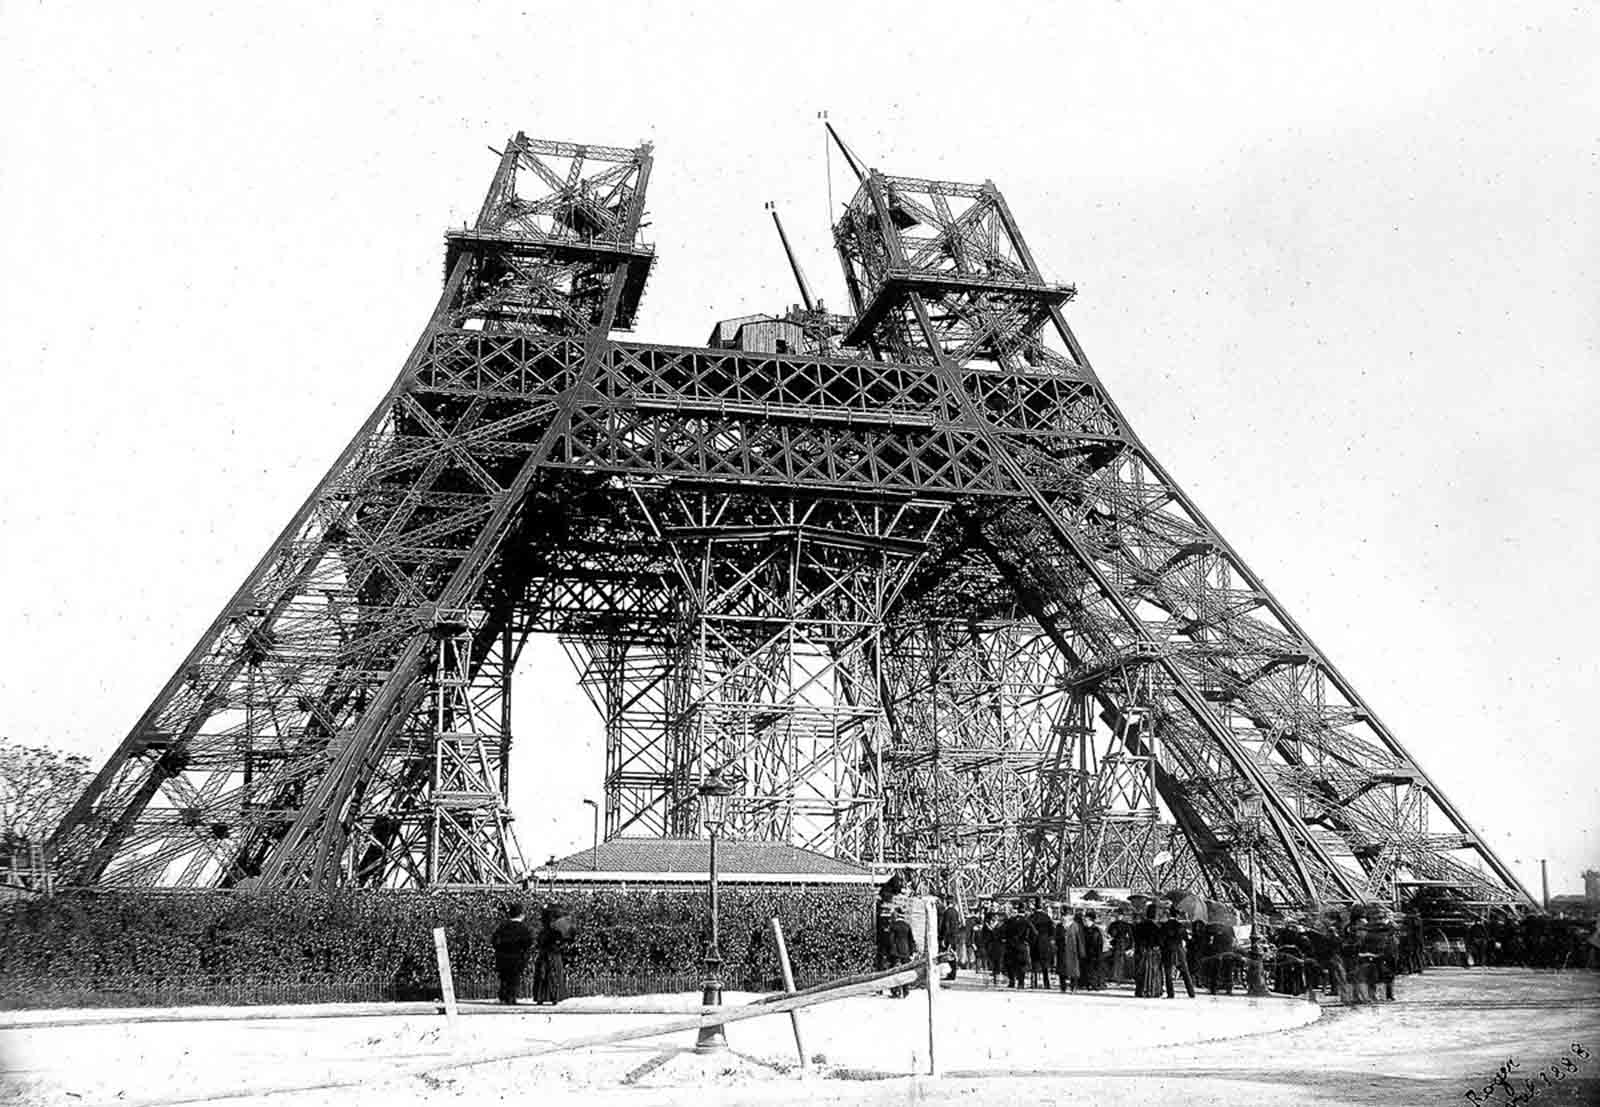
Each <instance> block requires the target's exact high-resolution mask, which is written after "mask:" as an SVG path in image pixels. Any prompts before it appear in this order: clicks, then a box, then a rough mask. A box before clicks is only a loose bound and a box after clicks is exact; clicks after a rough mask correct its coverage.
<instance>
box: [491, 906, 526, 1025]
mask: <svg viewBox="0 0 1600 1107" xmlns="http://www.w3.org/2000/svg"><path fill="white" fill-rule="evenodd" d="M522 916H523V910H522V904H520V903H509V904H507V905H506V917H505V921H503V922H502V923H501V924H500V925H499V926H497V927H495V931H494V935H493V937H491V938H490V939H489V944H490V945H491V946H493V947H494V971H495V975H496V976H498V977H499V978H500V997H499V998H500V1002H501V1003H505V1004H513V1003H516V1002H517V995H518V993H520V992H521V991H522V974H523V972H525V971H526V970H527V968H528V954H529V952H530V951H531V950H532V949H533V931H531V930H529V929H528V924H527V923H525V922H523V921H522Z"/></svg>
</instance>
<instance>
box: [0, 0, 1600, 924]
mask: <svg viewBox="0 0 1600 1107" xmlns="http://www.w3.org/2000/svg"><path fill="white" fill-rule="evenodd" d="M324 7H325V6H324V5H320V4H303V3H273V4H262V5H246V4H239V5H216V6H215V8H213V7H212V6H209V5H198V4H185V3H170V2H163V3H160V4H110V3H106V4H99V5H88V4H83V5H79V4H71V3H61V2H52V3H49V4H37V3H23V2H19V0H0V94H3V96H4V104H5V107H4V109H3V110H0V142H3V147H0V221H3V223H0V243H3V249H4V251H5V257H4V263H5V264H4V265H3V267H0V317H3V318H0V322H3V324H4V325H3V326H0V371H3V373H4V379H5V381H6V383H7V387H6V389H5V392H4V401H3V402H0V526H3V529H0V626H3V627H4V628H5V631H6V633H5V634H4V636H3V637H0V735H8V736H10V737H11V738H13V739H15V740H17V741H21V742H30V743H48V744H53V745H57V746H60V747H63V748H66V749H69V750H72V751H76V752H82V753H85V754H88V755H90V756H91V757H92V758H94V759H97V760H98V759H100V758H102V757H104V756H105V755H106V754H108V753H109V752H110V751H111V750H112V749H113V748H114V747H115V746H116V744H117V743H118V742H119V741H120V740H121V739H122V737H123V736H124V734H125V733H126V732H127V730H128V728H129V727H130V726H131V725H132V724H133V722H134V721H135V719H136V718H137V716H138V714H139V713H140V711H141V710H142V709H143V708H144V706H145V705H146V704H147V703H148V701H149V700H150V698H151V697H152V696H153V695H154V694H155V692H156V691H157V690H158V689H159V687H160V685H161V683H162V682H163V681H164V680H165V679H166V677H167V676H168V675H169V674H170V673H171V671H172V669H173V668H174V667H175V666H176V665H177V664H178V663H179V661H180V660H181V659H182V657H183V655H184V654H185V652H186V651H187V650H188V649H189V647H190V646H191V645H192V644H193V642H194V641H195V639H196V638H197V637H198V635H199V634H200V633H201V631H202V630H203V629H204V628H205V626H206V624H207V623H208V622H209V621H210V619H211V617H212V616H213V615H214V614H215V612H216V610H217V609H218V608H219V607H220V606H221V604H222V603H224V602H225V601H226V599H227V597H228V596H229V595H231V593H232V592H233V590H234V588H235V587H237V585H238V584H239V582H240V580H242V579H243V577H244V575H245V573H246V572H247V571H248V570H249V568H250V566H251V565H252V564H254V562H255V560H256V559H257V558H258V557H259V556H260V554H261V553H262V552H263V551H264V550H265V548H266V546H267V544H268V543H269V542H270V541H271V539H272V538H273V536H274V535H275V534H276V533H277V531H278V530H279V528H281V527H282V525H283V524H284V522H285V521H286V520H287V519H288V517H289V515H290V514H291V513H292V512H293V510H294V509H295V507H296V506H297V505H298V504H299V503H300V501H301V500H302V499H303V498H304V496H305V495H306V494H307V493H308V492H309V491H310V489H311V487H312V486H313V484H314V483H315V482H316V480H317V478H318V477H319V476H320V475H321V474H322V472H323V470H324V469H325V468H326V467H327V466H328V465H329V464H330V463H331V462H332V460H333V459H334V458H335V457H336V456H337V455H338V453H339V451H340V449H341V448H342V447H343V445H344V444H345V442H346V441H347V440H348V439H349V437H350V435H351V434H352V433H353V432H354V430H355V428H356V427H357V426H358V424H359V423H360V422H361V420H362V418H363V417H364V416H365V415H366V414H367V412H368V411H369V410H370V409H371V407H372V405H373V404H374V403H375V402H376V401H377V399H378V397H379V395H380V394H381V392H382V391H383V389H384V388H385V387H386V386H387V384H388V383H389V381H390V380H392V379H393V377H394V374H395V373H396V372H397V371H398V369H399V367H400V365H401V363H402V361H403V360H404V358H405V356H406V354H407V352H408V351H409V349H410V347H411V345H412V343H413V342H414V341H415V340H416V337H417V335H418V333H419V332H420V331H421V329H422V326H423V324H424V322H425V321H426V318H427V315H428V312H429V311H430V310H431V308H432V305H433V303H434V301H435V300H436V298H437V295H438V292H439V285H440V280H441V276H442V237H441V236H442V233H443V231H444V230H445V228H446V227H448V226H452V225H454V226H459V225H460V224H461V223H462V222H463V221H464V220H467V219H469V218H471V216H472V215H473V214H474V213H475V212H476V210H477V207H478V205H479V203H480V202H481V200H482V197H483V193H484V190H485V188H486V186H487V184H488V181H489V177H490V175H491V174H492V172H493V169H494V165H495V158H494V155H492V154H491V153H490V152H489V151H488V149H486V147H489V146H495V147H496V148H498V147H499V144H500V143H502V142H503V141H504V140H505V138H506V137H507V136H508V135H510V134H511V133H513V132H515V131H517V130H519V129H521V130H525V131H526V132H527V133H528V134H530V135H534V136H539V137H548V138H559V139H568V140H574V141H582V142H592V143H606V144H614V145H631V144H633V143H636V142H638V141H639V140H641V139H649V140H651V141H653V142H654V143H655V144H656V167H655V171H654V175H653V177H652V180H651V184H650V201H649V210H650V216H649V218H650V222H651V226H650V227H649V228H648V230H647V231H646V232H645V235H646V236H647V237H648V238H650V239H652V240H653V241H654V242H655V243H656V244H657V247H658V255H659V259H658V262H657V267H656V270H655V273H654V275H653V277H652V278H651V283H650V286H649V288H648V290H647V292H646V297H645V300H644V304H643V307H642V309H641V321H640V327H639V329H638V332H637V334H638V336H639V337H641V338H643V339H647V340H658V341H660V340H665V341H674V342H682V343H690V344H698V343H700V342H702V341H703V340H704V339H705V336H706V334H707V333H708V332H709V331H710V329H711V325H712V323H713V322H714V321H715V320H717V319H719V318H723V317H728V316H733V315H738V314H744V313H747V312H752V311H770V310H780V309H781V308H782V307H783V306H784V305H786V304H788V303H790V302H793V301H795V300H796V299H797V296H796V293H795V291H794V289H793V287H792V282H791V280H790V277H789V274H788V271H787V267H786V266H785V264H784V261H783V256H782V254H781V252H780V251H779V248H778V245H777V242H776V239H775V236H774V235H773V233H772V231H771V227H770V223H769V222H768V221H767V217H766V215H765V213H764V212H763V211H762V205H763V203H764V202H765V201H768V200H772V201H776V202H777V203H778V204H779V205H780V207H781V209H782V211H783V213H784V216H785V221H786V223H787V225H788V229H789V232H790V235H791V238H792V239H793V240H794V241H795V243H796V245H797V248H798V249H799V250H800V252H801V256H802V261H803V263H804V264H805V266H806V269H807V273H808V275H809V277H810V280H811V282H812V284H813V285H814V286H815V287H817V289H818V291H819V292H820V293H821V294H822V295H823V296H824V297H825V298H826V299H827V300H828V301H829V303H830V304H832V305H835V306H837V307H842V306H843V305H844V302H845V297H844V295H843V291H842V282H841V280H840V277H839V267H838V263H837V260H836V259H835V258H834V256H833V255H832V253H831V250H830V247H829V238H828V234H827V227H826V217H827V214H828V211H827V202H828V201H827V195H828V193H827V181H826V179H825V168H824V155H823V149H824V147H823V142H822V131H821V127H820V124H818V123H817V121H816V116H817V113H818V112H819V111H823V110H826V111H828V112H829V113H830V117H831V119H832V120H833V122H834V123H835V124H836V125H837V126H838V127H839V128H840V129H841V131H842V132H843V133H844V135H845V136H846V138H847V139H848V140H849V141H850V142H851V144H852V145H853V146H854V147H855V149H856V150H857V152H858V153H860V154H861V155H862V156H863V157H864V158H865V159H866V160H867V161H868V162H869V163H871V164H873V165H875V166H877V167H879V168H881V169H883V170H885V171H886V172H891V173H903V174H908V175H917V176H939V177H947V178H952V179H957V180H983V179H985V178H992V179H993V180H994V181H995V182H996V183H997V184H999V185H1000V187H1001V188H1002V189H1003V190H1004V191H1005V193H1006V196H1007V199H1008V201H1009V202H1010V205H1011V207H1012V208H1013V210H1014V211H1015V213H1016V215H1017V217H1018V219H1019V220H1020V222H1021V224H1022V228H1023V232H1024V234H1025V235H1026V236H1027V238H1028V240H1029V244H1030V246H1031V247H1032V249H1033V252H1034V254H1035V255H1036V256H1037V257H1038V259H1039V262H1040V265H1041V267H1042V268H1043V269H1044V270H1045V271H1046V273H1047V275H1048V276H1050V277H1053V278H1055V279H1059V280H1064V281H1072V282H1075V283H1076V284H1077V285H1078V288H1079V297H1078V299H1077V301H1076V302H1075V303H1074V304H1072V305H1071V307H1070V309H1069V312H1068V315H1069V319H1070V321H1071V322H1072V324H1073V326H1074V327H1075V328H1076V330H1077V332H1078V335H1079V337H1080V338H1081V339H1082V340H1083V342H1084V344H1085V345H1086V347H1087V349H1088V351H1089V355H1090V357H1091V359H1093V361H1094V363H1095V365H1096V368H1097V369H1098V370H1099V372H1100V375H1101V376H1102V377H1103V378H1104V380H1105V382H1106V384H1107V386H1108V387H1109V388H1110V390H1111V392H1112V394H1113V395H1114V396H1115V397H1116V399H1117V400H1118V402H1119V403H1120V404H1121V405H1122V407H1123V409H1124V410H1125V411H1126V412H1127V414H1128V415H1129V417H1130V419H1131V420H1132V421H1133V423H1134V425H1135V427H1136V428H1137V429H1138V431H1139V433H1140V434H1141V436H1142V437H1143V438H1144V440H1145V441H1146V442H1147V443H1148V444H1149V445H1150V447H1151V448H1152V449H1153V450H1154V451H1155V452H1156V454H1157V456H1158V457H1160V458H1161V459H1162V460H1163V461H1164V462H1165V463H1166V465H1167V466H1168V468H1169V469H1171V470H1172V471H1173V472H1174V474H1175V475H1176V477H1177V479H1178V480H1179V481H1180V482H1181V483H1182V484H1183V485H1184V486H1185V487H1186V488H1187V489H1188V491H1189V492H1190V493H1191V494H1193V496H1194V497H1195V498H1196V500H1197V501H1198V502H1199V504H1200V505H1201V507H1202V508H1203V510H1205V511H1206V512H1207V514H1208V515H1210V517H1211V519H1212V520H1213V522H1215V523H1216V524H1217V525H1218V526H1219V527H1220V528H1221V529H1222V531H1223V533H1224V534H1226V535H1227V536H1228V538H1229V540H1230V541H1231V542H1232V543H1233V545H1234V546H1235V547H1236V548H1237V549H1238V550H1239V551H1240V552H1241V553H1242V554H1243V556H1244V557H1245V559H1246V560H1247V561H1248V562H1249V563H1250V564H1251V566H1252V567H1253V568H1254V569H1255V570H1256V572H1258V573H1259V574H1260V575H1261V576H1263V577H1264V578H1265V580H1266V582H1267V584H1268V586H1269V587H1271V588H1272V589H1273V590H1274V592H1275V593H1276V594H1277V595H1278V597H1279V598H1280V599H1281V600H1282V601H1283V602H1284V603H1285V604H1286V605H1287V606H1288V608H1289V609H1290V610H1291V611H1292V612H1293V613H1294V614H1295V615H1296V617H1297V618H1298V619H1299V621H1300V622H1301V623H1302V625H1303V626H1304V627H1305V628H1306V629H1307V631H1308V632H1309V633H1310V634H1311V636H1312V637H1313V638H1314V639H1315V640H1316V642H1317V643H1318V645H1319V646H1320V647H1321V648H1322V650H1323V651H1324V652H1325V653H1326V654H1327V655H1328V656H1330V657H1331V658H1332V659H1333V660H1334V661H1335V663H1337V664H1338V665H1339V666H1340V667H1341V668H1342V669H1343V670H1344V672H1345V674H1346V675H1347V676H1348V677H1350V679H1351V680H1352V681H1353V682H1354V683H1355V685H1356V686H1357V688H1359V689H1360V690H1361V692H1362V694H1363V696H1364V697H1365V698H1366V699H1367V700H1368V701H1369V702H1370V703H1371V704H1372V705H1373V707H1374V708H1375V709H1376V710H1377V711H1378V712H1379V714H1380V715H1382V716H1383V717H1384V718H1385V720H1386V721H1387V722H1388V723H1389V724H1390V725H1391V727H1393V729H1394V730H1395V732H1396V733H1397V735H1398V736H1399V737H1400V739H1401V741H1402V742H1404V743H1405V744H1406V745H1407V746H1408V747H1409V748H1410V750H1411V752H1412V753H1413V754H1415V755H1416V757H1417V758H1418V760H1419V761H1420V762H1421V763H1422V765H1423V767H1424V768H1425V769H1426V770H1427V771H1428V772H1429V773H1430V774H1431V775H1432V776H1433V778H1434V779H1435V781H1436V782H1437V783H1439V784H1440V785H1441V786H1442V787H1443V788H1444V789H1445V791H1446V792H1447V794H1448V795H1449V796H1450V797H1451V798H1452V799H1453V800H1454V801H1455V802H1456V803H1457V804H1458V805H1459V806H1460V807H1461V808H1462V809H1463V810H1464V812H1465V813H1466V815H1467V817H1468V818H1469V819H1470V820H1471V821H1472V822H1473V823H1474V825H1475V826H1476V827H1477V828H1478V829H1479V830H1480V831H1481V832H1483V833H1484V834H1485V835H1486V836H1487V838H1488V839H1489V841H1490V842H1491V843H1492V844H1493V845H1494V846H1495V848H1496V849H1498V850H1499V851H1500V852H1501V853H1502V855H1503V856H1504V857H1505V859H1506V860H1507V862H1508V863H1509V864H1510V865H1511V866H1512V868H1513V869H1515V870H1516V872H1517V873H1518V874H1519V875H1520V876H1521V877H1522V878H1523V880H1524V882H1525V883H1526V884H1527V885H1528V886H1529V887H1530V888H1531V889H1532V890H1533V891H1534V894H1535V895H1537V894H1538V885H1539V866H1538V859H1539V858H1540V857H1547V858H1549V859H1550V884H1551V891H1552V893H1556V892H1561V891H1577V890H1581V887H1582V882H1581V880H1580V878H1579V873H1580V872H1581V871H1582V869H1583V868H1585V867H1587V866H1600V772H1597V768H1596V758H1595V755H1594V752H1593V751H1594V748H1595V739H1596V731H1595V727H1596V724H1595V721H1594V710H1593V705H1594V702H1595V701H1594V697H1595V693H1596V691H1597V690H1600V661H1597V651H1596V648H1595V645H1594V634H1595V631H1596V628H1597V627H1600V595H1597V590H1596V587H1595V585H1596V568H1595V567H1596V564H1597V562H1600V523H1597V521H1596V518H1597V516H1596V512H1595V508H1594V503H1595V500H1596V491H1595V489H1596V488H1597V487H1600V449H1597V447H1596V444H1595V441H1594V440H1595V438H1596V435H1597V433H1600V414H1597V412H1600V383H1597V372H1600V356H1597V354H1600V313H1597V312H1596V307H1595V304H1596V291H1595V290H1596V288H1597V287H1600V223H1597V214H1596V213H1597V210H1600V204H1597V197H1596V194H1595V193H1596V181H1597V180H1600V60H1597V59H1600V15H1597V11H1600V9H1597V8H1596V7H1594V6H1592V5H1589V4H1537V3H1526V4H1517V5H1510V4H1503V3H1461V2H1452V3H1441V4H1403V5H1401V4H1393V3H1371V4H1362V3H1345V4H1339V5H1305V6H1302V7H1298V8H1297V9H1296V10H1297V11H1298V12H1299V13H1300V14H1298V15H1296V14H1288V13H1287V10H1286V9H1287V8H1288V7H1290V6H1282V7H1280V6H1277V5H1263V4H1259V3H1253V4H1222V5H1218V4H1208V5H1205V6H1203V7H1199V6H1197V7H1195V8H1193V9H1189V10H1186V11H1179V10H1178V8H1177V6H1175V5H1167V4H1156V3H1128V4H1110V3H1085V4H1066V3H1062V4H1040V3H1036V2H1035V3H1000V2H992V0H986V2H984V3H974V4H969V5H956V4H941V3H930V2H922V3H915V4H873V5H866V4H838V5H833V4H825V3H806V4H795V3H792V2H791V3H785V4H770V5H769V4H699V5H691V4H679V5H666V4H658V5H645V4H628V3H616V2H611V3H605V4H588V5H574V4H560V5H553V4H552V5H541V4H534V3H525V4H482V5H471V4H445V3H440V4H436V5H427V6H424V5H418V4H406V3H395V2H390V3H384V4H381V5H373V6H364V5H359V4H347V5H340V6H339V10H338V11H331V10H330V11H325V10H323V8H324ZM327 7H330V8H331V7H332V6H327ZM838 168H839V167H838V165H837V159H835V170H836V171H837V170H838ZM833 188H834V200H835V202H836V204H837V203H839V202H842V201H843V199H845V197H846V195H847V186H846V182H845V179H844V177H843V175H842V174H840V173H838V172H836V173H835V179H834V185H833ZM530 657H531V659H532V660H531V662H530V663H529V664H528V665H526V666H525V667H524V672H522V673H520V674H519V688H518V696H517V702H518V703H520V704H521V705H523V707H522V710H521V711H520V712H519V714H518V716H517V718H516V720H515V722H516V729H517V732H518V745H517V758H518V760H517V763H516V768H518V769H521V770H522V772H521V774H520V775H519V776H518V777H517V778H516V781H515V783H514V785H513V800H514V806H515V808H516V810H517V812H518V815H519V824H518V825H519V833H520V836H521V840H522V844H523V848H524V852H525V854H526V856H527V858H528V860H529V861H530V862H538V861H542V860H543V859H544V858H545V857H546V856H548V855H549V854H551V853H558V854H560V853H565V852H567V851H569V850H571V849H575V848H578V847H580V846H582V845H586V844H587V842H588V838H589V811H588V809H587V808H585V807H583V806H582V804H581V799H582V798H583V797H584V796H592V797H594V798H597V799H598V798H599V795H600V791H599V782H600V774H601V768H602V751H601V746H600V742H599V726H598V721H597V718H596V716H595V715H594V713H593V711H592V709H591V708H590V707H589V706H588V704H587V701H586V700H584V699H583V697H582V695H581V693H580V692H579V691H578V690H577V688H576V685H575V683H574V681H573V680H572V676H571V672H570V669H569V668H568V667H567V665H566V661H565V659H564V656H563V655H562V654H561V651H560V650H559V648H557V647H556V645H555V643H553V642H551V643H548V644H547V647H546V648H541V649H536V650H530ZM535 760H536V761H537V765H538V772H537V774H535V773H533V772H531V771H529V769H530V762H533V761H535Z"/></svg>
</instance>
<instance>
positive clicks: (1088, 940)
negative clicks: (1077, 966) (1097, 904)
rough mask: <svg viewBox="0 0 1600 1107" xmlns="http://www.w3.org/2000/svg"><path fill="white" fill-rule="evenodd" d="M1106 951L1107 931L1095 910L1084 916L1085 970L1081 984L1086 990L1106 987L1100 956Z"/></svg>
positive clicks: (1081, 977)
mask: <svg viewBox="0 0 1600 1107" xmlns="http://www.w3.org/2000/svg"><path fill="white" fill-rule="evenodd" d="M1105 952H1106V932H1105V931H1104V930H1102V929H1101V928H1100V922H1099V920H1098V919H1096V918H1095V914H1094V912H1093V911H1090V912H1089V913H1088V914H1086V915H1084V917H1083V972H1082V974H1081V976H1080V982H1081V986H1082V987H1083V988H1084V990H1085V991H1092V990H1095V989H1099V988H1104V987H1105V986H1106V984H1105V978H1104V977H1103V976H1101V973H1100V958H1101V957H1103V956H1105Z"/></svg>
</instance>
